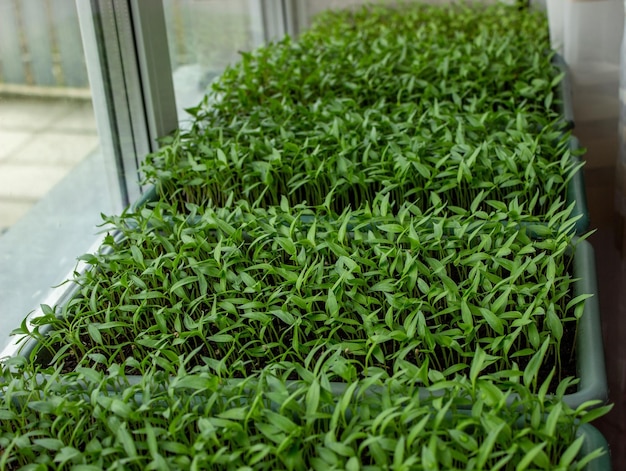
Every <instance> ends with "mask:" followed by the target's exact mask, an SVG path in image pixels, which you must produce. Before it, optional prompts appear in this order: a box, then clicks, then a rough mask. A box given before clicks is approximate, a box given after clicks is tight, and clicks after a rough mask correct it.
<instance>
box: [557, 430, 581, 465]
mask: <svg viewBox="0 0 626 471" xmlns="http://www.w3.org/2000/svg"><path fill="white" fill-rule="evenodd" d="M584 442H585V436H584V435H581V436H580V437H578V438H577V439H576V440H574V441H573V442H572V443H571V444H570V446H568V447H567V450H565V451H564V452H563V454H562V455H561V459H560V460H559V467H562V468H563V469H569V466H570V465H571V464H572V463H573V462H574V460H575V459H576V457H577V456H578V452H579V451H580V449H581V448H582V446H583V443H584Z"/></svg>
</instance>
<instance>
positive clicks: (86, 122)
mask: <svg viewBox="0 0 626 471" xmlns="http://www.w3.org/2000/svg"><path fill="white" fill-rule="evenodd" d="M50 129H51V130H52V131H77V132H78V131H80V132H83V133H88V134H96V133H97V127H96V117H95V116H94V114H93V106H92V104H91V102H90V101H77V102H74V103H72V104H71V106H70V107H68V111H67V113H66V114H65V115H64V116H62V117H61V118H59V119H58V120H57V121H55V122H54V124H53V125H52V126H51V128H50Z"/></svg>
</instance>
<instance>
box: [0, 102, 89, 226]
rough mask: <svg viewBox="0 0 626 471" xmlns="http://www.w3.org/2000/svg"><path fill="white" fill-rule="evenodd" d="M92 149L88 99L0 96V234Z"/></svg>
mask: <svg viewBox="0 0 626 471" xmlns="http://www.w3.org/2000/svg"><path fill="white" fill-rule="evenodd" d="M97 146H98V136H97V131H96V124H95V119H94V114H93V109H92V107H91V102H90V101H81V100H74V101H72V100H61V99H54V100H52V99H37V98H13V97H2V96H0V233H2V232H4V231H5V230H6V229H7V228H8V227H10V226H12V225H13V224H15V222H17V221H18V220H19V219H21V218H22V217H23V216H24V215H25V214H26V212H27V211H29V210H30V209H31V208H32V206H33V205H34V204H35V203H36V202H37V201H38V200H40V199H41V197H43V196H44V195H45V194H46V193H48V192H49V191H50V190H51V189H52V188H53V187H54V186H55V185H56V184H57V183H58V182H59V181H61V179H63V178H64V177H65V176H66V175H67V174H68V173H69V172H70V171H71V170H72V169H73V168H74V167H75V166H76V165H77V164H78V163H79V162H81V161H82V160H83V159H84V158H85V157H86V156H87V155H89V154H90V153H91V152H93V151H94V150H95V149H96V147H97Z"/></svg>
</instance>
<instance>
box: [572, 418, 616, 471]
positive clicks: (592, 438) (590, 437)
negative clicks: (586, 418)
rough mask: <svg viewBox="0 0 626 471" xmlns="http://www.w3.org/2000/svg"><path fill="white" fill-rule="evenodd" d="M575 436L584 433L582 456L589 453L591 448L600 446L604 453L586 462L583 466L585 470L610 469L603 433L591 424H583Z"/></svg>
mask: <svg viewBox="0 0 626 471" xmlns="http://www.w3.org/2000/svg"><path fill="white" fill-rule="evenodd" d="M576 435H577V436H581V435H584V436H585V441H584V442H583V446H582V449H581V450H580V455H581V456H584V455H587V454H589V453H590V452H591V451H592V450H596V449H598V448H602V450H603V451H604V454H603V455H602V456H600V457H598V458H596V459H595V460H593V461H592V462H591V463H588V464H587V466H585V467H584V469H585V471H611V469H612V466H611V453H610V450H609V444H608V443H607V441H606V438H604V435H602V433H600V431H599V430H598V429H597V428H595V427H594V426H593V425H591V424H583V425H582V426H581V427H580V428H579V429H578V432H577V434H576Z"/></svg>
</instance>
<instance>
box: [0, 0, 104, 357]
mask: <svg viewBox="0 0 626 471" xmlns="http://www.w3.org/2000/svg"><path fill="white" fill-rule="evenodd" d="M107 175H108V169H107V163H106V162H105V160H104V157H103V156H102V154H101V153H100V151H99V139H98V135H97V131H96V124H95V119H94V111H93V108H92V104H91V98H90V90H89V84H88V80H87V72H86V68H85V61H84V56H83V52H82V46H81V37H80V31H79V26H78V18H77V15H76V10H75V3H74V2H73V1H65V0H61V1H56V0H24V1H19V2H16V1H13V0H0V313H2V321H3V329H2V332H0V349H1V348H2V347H3V346H4V345H5V343H6V342H7V341H8V337H7V334H8V332H9V331H10V330H11V328H13V327H16V326H18V325H19V323H20V322H21V320H22V319H23V318H24V317H25V316H26V315H27V314H28V313H29V312H30V311H32V310H33V309H35V308H36V307H38V305H39V304H40V303H41V302H43V301H44V300H45V299H46V297H47V295H48V294H49V293H50V291H51V286H53V285H58V284H59V283H61V282H63V281H64V280H65V278H66V277H67V275H69V274H70V273H71V271H72V270H73V269H74V267H75V266H76V258H77V257H78V256H79V255H81V254H82V253H84V252H86V251H87V250H88V249H89V248H90V246H91V245H92V244H93V243H94V240H95V239H96V233H97V232H98V230H99V229H98V228H97V227H96V224H98V223H99V222H100V213H101V212H105V213H110V212H112V208H113V201H114V200H113V198H112V196H111V194H110V191H109V184H108V178H107ZM5 326H6V328H5Z"/></svg>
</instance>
